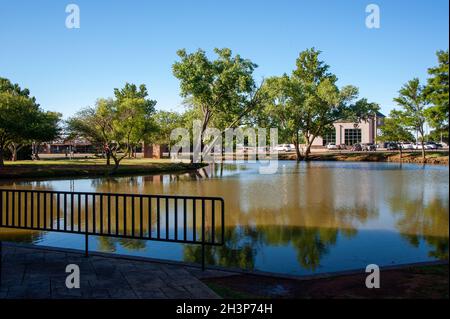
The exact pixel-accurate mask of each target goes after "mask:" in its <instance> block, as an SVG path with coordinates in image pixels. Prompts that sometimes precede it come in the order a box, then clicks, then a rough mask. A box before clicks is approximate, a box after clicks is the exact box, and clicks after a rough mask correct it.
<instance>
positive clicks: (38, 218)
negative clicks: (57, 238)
mask: <svg viewBox="0 0 450 319" xmlns="http://www.w3.org/2000/svg"><path fill="white" fill-rule="evenodd" d="M36 196H37V222H38V223H37V228H39V229H40V228H41V193H40V192H38V193H36Z"/></svg>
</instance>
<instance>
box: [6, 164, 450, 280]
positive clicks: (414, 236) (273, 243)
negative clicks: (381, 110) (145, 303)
mask: <svg viewBox="0 0 450 319" xmlns="http://www.w3.org/2000/svg"><path fill="white" fill-rule="evenodd" d="M448 172H449V171H448V167H446V166H425V167H424V166H422V165H415V164H403V165H400V164H398V163H351V162H349V163H347V162H313V163H299V164H297V163H295V162H287V161H285V162H279V168H278V172H277V173H276V174H273V175H261V174H258V165H256V164H237V165H233V164H225V165H224V166H223V167H220V166H219V165H215V166H211V167H208V168H206V169H205V170H202V171H199V172H198V174H182V175H164V176H145V177H142V176H141V177H123V178H114V179H77V180H72V181H69V180H53V181H42V182H32V183H30V182H20V183H16V184H15V186H16V187H18V188H31V187H32V188H40V189H52V190H59V191H62V190H65V191H94V192H95V191H98V192H118V193H144V194H145V193H147V194H191V195H192V194H194V195H205V196H222V197H224V199H225V203H226V216H227V237H226V238H227V244H226V246H225V247H219V248H215V250H214V252H213V251H211V250H208V251H207V253H208V257H207V259H208V260H209V262H210V263H212V264H220V265H222V266H231V267H242V268H249V269H257V270H262V271H275V272H281V273H288V274H309V273H314V272H328V271H336V270H344V269H355V268H362V267H365V266H366V265H367V264H369V263H376V264H379V265H391V264H399V263H408V262H418V261H426V260H433V259H435V258H436V257H438V258H448V207H449V206H448V190H449V178H448ZM0 186H1V183H0ZM3 187H5V185H3ZM5 236H6V238H9V239H11V240H19V239H18V237H20V236H15V238H12V236H11V235H7V234H4V233H3V234H2V236H1V237H2V238H5ZM8 236H9V237H8ZM28 237H29V236H28ZM28 237H27V238H26V239H24V241H34V242H35V243H37V244H42V245H49V246H60V247H68V248H79V249H82V248H83V247H84V237H83V236H78V235H69V234H57V233H44V234H43V235H42V236H41V237H36V236H35V237H33V238H28ZM90 249H92V250H100V251H111V252H113V251H115V252H118V253H122V254H131V255H138V256H149V257H154V258H164V259H173V260H186V261H198V260H199V259H198V257H199V249H200V247H199V246H183V245H180V244H172V243H160V242H151V241H149V242H145V241H130V240H128V241H127V240H120V239H111V238H105V237H103V238H96V237H92V238H91V239H90Z"/></svg>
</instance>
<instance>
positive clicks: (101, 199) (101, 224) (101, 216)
mask: <svg viewBox="0 0 450 319" xmlns="http://www.w3.org/2000/svg"><path fill="white" fill-rule="evenodd" d="M100 234H103V194H100Z"/></svg>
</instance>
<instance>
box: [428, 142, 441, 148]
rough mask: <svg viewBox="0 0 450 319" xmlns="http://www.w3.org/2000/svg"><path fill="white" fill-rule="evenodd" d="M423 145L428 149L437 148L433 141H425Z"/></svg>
mask: <svg viewBox="0 0 450 319" xmlns="http://www.w3.org/2000/svg"><path fill="white" fill-rule="evenodd" d="M425 147H426V148H427V149H429V150H437V149H438V148H439V146H438V144H436V143H435V142H427V143H426V144H425Z"/></svg>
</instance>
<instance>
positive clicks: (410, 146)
mask: <svg viewBox="0 0 450 319" xmlns="http://www.w3.org/2000/svg"><path fill="white" fill-rule="evenodd" d="M400 147H401V148H402V149H403V150H413V149H415V146H414V145H413V144H411V143H401V144H400Z"/></svg>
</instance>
